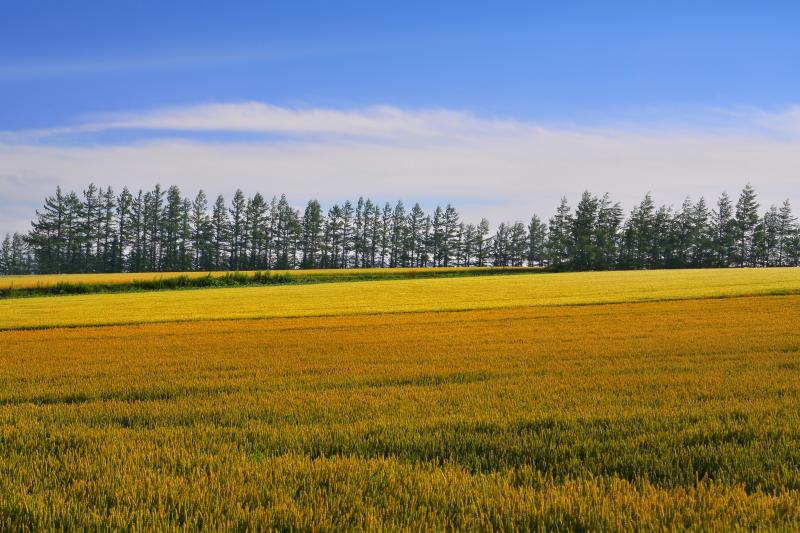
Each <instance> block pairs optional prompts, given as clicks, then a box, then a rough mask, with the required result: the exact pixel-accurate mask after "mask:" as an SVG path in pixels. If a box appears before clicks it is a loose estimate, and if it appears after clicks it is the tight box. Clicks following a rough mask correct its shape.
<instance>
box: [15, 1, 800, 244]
mask: <svg viewBox="0 0 800 533" xmlns="http://www.w3.org/2000/svg"><path fill="white" fill-rule="evenodd" d="M2 12H3V15H2V17H0V233H2V232H5V231H16V230H20V231H22V230H25V229H27V228H28V227H29V222H30V219H31V217H32V215H33V213H34V210H35V209H36V208H37V207H39V206H40V205H41V203H42V200H43V198H44V197H45V196H46V195H49V194H52V192H53V191H54V190H55V187H56V186H57V185H60V186H61V187H62V188H63V189H65V190H75V191H78V192H80V191H81V190H82V189H84V188H85V187H86V185H87V184H88V183H89V182H95V183H97V184H100V185H110V186H112V187H114V188H115V189H117V190H119V189H121V187H122V186H124V185H127V186H128V187H130V188H131V189H133V190H137V189H139V188H144V189H147V188H150V187H152V186H153V185H155V183H161V184H162V185H167V184H173V183H174V184H177V185H179V186H181V188H182V189H183V190H184V192H185V193H186V194H187V195H194V194H195V193H196V192H197V190H198V189H199V188H203V189H205V190H206V192H208V193H209V194H210V195H216V194H218V193H222V194H224V195H226V197H230V195H231V194H232V193H233V191H234V190H235V189H236V188H237V187H239V188H242V189H243V190H244V191H245V192H246V193H248V194H253V193H255V192H257V191H260V192H262V194H265V195H268V196H272V195H275V194H280V193H284V192H285V193H287V195H288V196H289V198H290V201H292V202H293V203H295V205H297V206H298V207H301V206H302V204H304V203H305V202H306V201H307V200H308V199H311V198H317V199H319V200H320V201H321V202H323V204H325V205H330V204H331V203H333V202H340V201H343V200H345V199H348V198H350V199H355V198H357V197H358V196H360V195H364V196H371V197H372V198H374V199H377V200H379V201H392V202H393V201H395V200H397V199H402V200H404V201H405V202H406V203H407V204H409V203H413V202H415V201H419V202H420V203H422V204H423V205H424V206H426V207H431V206H433V205H436V204H437V203H447V202H453V204H454V205H456V206H457V207H458V208H459V210H460V211H461V212H462V214H463V215H464V217H465V218H466V219H472V220H474V219H476V218H479V217H480V216H488V217H489V218H490V220H492V221H493V222H499V221H502V220H508V221H512V220H516V219H520V220H527V219H528V218H530V216H531V215H532V214H533V213H534V212H536V213H539V214H540V215H542V216H544V217H547V216H550V215H551V214H552V212H553V210H554V208H555V205H556V204H557V202H558V200H559V198H560V197H561V196H566V197H567V198H568V199H569V200H570V201H571V203H573V204H574V203H575V202H576V201H577V199H578V197H579V196H580V194H581V192H582V191H583V190H587V189H588V190H591V191H593V192H596V193H603V192H606V191H607V192H609V193H610V194H611V196H612V197H613V198H614V199H617V200H619V201H621V202H622V203H623V205H624V206H625V207H626V209H629V208H630V207H631V206H632V205H634V203H636V202H638V201H639V200H640V199H641V198H642V197H643V196H644V194H645V193H647V192H651V193H652V194H653V196H654V197H655V199H656V201H657V202H659V203H665V204H667V205H669V204H673V205H679V204H680V203H681V202H682V200H683V198H684V197H685V196H686V195H691V196H692V197H693V198H695V199H696V198H699V197H700V196H705V197H706V198H707V199H709V200H711V201H713V200H715V199H716V197H717V196H718V195H719V194H720V193H721V192H722V191H723V190H725V191H728V192H729V193H730V194H731V195H734V196H735V195H736V194H738V191H739V190H740V189H741V188H742V187H743V186H744V185H745V184H746V183H747V182H750V183H752V184H753V186H754V187H755V188H756V190H757V191H758V192H759V194H760V200H761V203H762V206H763V207H765V208H766V207H767V206H768V205H769V204H771V203H779V202H781V201H782V200H783V199H784V198H787V197H788V198H790V199H792V200H794V201H796V202H800V94H798V93H799V91H800V39H798V30H797V28H800V3H798V2H796V1H789V0H785V1H783V0H774V1H769V0H766V1H762V2H756V1H749V2H740V1H736V0H729V1H726V2H715V1H699V0H696V1H693V2H682V1H680V0H678V1H672V2H656V1H648V0H639V1H636V2H623V1H620V2H614V1H609V2H596V1H595V2H577V1H569V0H566V1H548V2H536V1H529V2H518V3H517V2H502V1H497V2H465V1H461V2H449V1H440V2H430V1H428V2H416V1H404V2H391V1H386V2H374V1H372V2H367V1H364V2H348V1H342V2H303V1H297V2H280V3H278V2H264V1H262V2H236V1H226V2H205V1H200V0H196V1H192V2H180V1H171V2H151V1H147V0H138V1H135V2H129V1H123V0H120V1H115V2H107V1H98V2H90V1H83V2H81V1H79V2H44V1H36V0H29V1H26V2H12V1H5V2H3V6H2Z"/></svg>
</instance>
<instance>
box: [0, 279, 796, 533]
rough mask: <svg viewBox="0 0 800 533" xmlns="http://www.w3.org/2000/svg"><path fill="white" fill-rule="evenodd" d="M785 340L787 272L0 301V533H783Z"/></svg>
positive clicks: (791, 456)
mask: <svg viewBox="0 0 800 533" xmlns="http://www.w3.org/2000/svg"><path fill="white" fill-rule="evenodd" d="M263 318H269V320H263ZM155 322H161V323H155ZM798 323H800V269H769V270H768V269H761V270H717V271H711V270H700V271H651V272H602V273H580V274H518V275H511V276H482V277H466V278H439V279H416V280H394V281H368V282H359V283H349V282H342V283H331V284H313V285H287V286H269V287H248V288H233V289H229V288H223V289H208V290H192V291H168V292H149V293H125V294H99V295H86V296H60V297H32V298H21V299H10V300H3V301H0V530H10V529H23V530H25V529H30V530H50V529H79V530H80V529H133V530H161V529H188V530H195V529H199V528H201V527H202V528H204V529H209V530H229V529H237V530H246V529H255V528H259V527H261V528H265V529H271V528H274V529H283V530H287V529H288V530H292V529H294V530H298V529H299V530H310V529H316V530H327V531H341V530H347V529H365V530H381V529H384V530H385V529H389V530H397V529H401V530H402V529H419V528H421V527H422V528H425V529H432V530H449V529H457V530H464V529H467V530H470V529H472V530H474V529H481V530H486V529H494V530H507V531H513V530H591V531H595V530H658V531H662V530H681V529H692V530H717V531H728V530H738V529H746V530H764V529H777V530H797V529H799V528H800V328H798V326H797V324H798ZM114 324H116V325H114ZM84 325H90V326H93V327H81V326H84ZM57 326H70V327H69V329H63V328H58V327H57ZM34 328H40V329H34Z"/></svg>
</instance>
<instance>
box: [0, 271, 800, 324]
mask: <svg viewBox="0 0 800 533" xmlns="http://www.w3.org/2000/svg"><path fill="white" fill-rule="evenodd" d="M796 293H800V269H797V268H782V269H777V268H776V269H753V270H750V269H723V270H709V269H706V270H674V271H673V270H661V271H636V272H586V273H568V274H515V275H509V276H505V275H495V276H487V277H480V276H479V277H466V278H445V279H418V280H416V279H415V280H390V281H369V282H359V283H347V282H343V283H330V284H314V285H302V286H293V285H290V286H267V287H243V288H234V289H199V290H192V291H165V292H147V293H124V294H98V295H80V296H63V297H57V298H21V299H8V300H2V301H0V329H9V328H12V329H13V328H36V327H53V326H82V325H109V324H133V323H146V322H169V321H187V320H189V321H191V320H223V319H245V318H276V317H293V316H310V317H311V316H338V315H351V314H372V313H397V312H422V311H461V310H471V309H499V308H509V307H528V306H549V305H587V304H599V303H626V302H639V301H648V300H675V299H686V298H701V297H702V298H705V297H735V296H755V295H768V294H796Z"/></svg>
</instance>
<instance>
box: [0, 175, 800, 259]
mask: <svg viewBox="0 0 800 533" xmlns="http://www.w3.org/2000/svg"><path fill="white" fill-rule="evenodd" d="M209 204H210V205H209ZM759 209H760V206H759V203H758V200H757V197H756V193H755V191H754V190H753V188H752V187H751V186H750V185H749V184H748V185H747V186H746V187H745V188H744V189H743V190H742V192H741V194H740V195H739V198H738V199H737V201H736V202H734V201H733V200H732V199H731V198H730V197H729V196H728V195H727V194H724V193H723V194H722V195H721V196H720V198H719V199H718V200H717V201H716V203H715V204H714V205H712V206H709V205H707V204H706V201H705V200H704V199H703V198H701V199H700V200H698V201H697V202H692V201H691V200H690V199H688V198H687V199H686V200H685V201H684V202H683V204H682V205H681V206H680V207H679V208H677V209H675V208H673V207H667V206H661V207H657V206H656V204H655V203H654V201H653V199H652V197H651V196H650V194H648V195H646V196H645V198H644V199H643V200H642V202H641V203H640V204H639V205H637V206H635V207H634V208H633V210H632V211H631V212H630V213H629V215H628V216H627V217H626V216H625V214H624V213H623V210H622V207H621V205H620V204H619V203H618V202H614V201H613V200H611V199H610V197H609V195H608V194H606V195H603V196H597V195H594V194H592V193H590V192H588V191H587V192H584V193H583V195H582V196H581V198H580V200H579V201H578V203H577V205H576V206H575V208H574V209H573V208H572V207H570V205H569V203H568V201H567V199H566V198H563V199H562V200H561V203H560V204H559V206H558V207H557V209H556V212H555V214H554V215H553V216H552V217H551V218H549V219H548V220H546V221H545V220H543V219H541V218H539V216H537V215H533V216H532V218H531V219H530V221H528V222H527V223H525V222H521V221H516V222H512V223H508V222H503V223H501V224H499V225H498V226H497V227H496V228H495V230H494V232H493V233H490V226H489V222H488V221H487V220H486V219H481V220H480V222H479V223H477V224H472V223H466V222H464V221H462V220H461V217H460V216H459V213H458V211H457V210H456V209H455V208H454V207H453V206H452V205H449V204H448V205H447V206H444V207H436V208H435V209H434V210H433V211H432V212H426V211H425V210H424V209H423V208H422V207H421V206H420V205H419V204H418V203H417V204H414V205H413V206H412V207H411V208H410V209H407V208H406V206H405V205H404V204H403V202H402V201H398V202H397V203H396V204H395V205H391V204H389V203H386V204H384V205H382V206H381V205H379V204H378V203H375V202H373V201H372V200H370V199H364V198H359V199H358V200H357V201H356V202H350V201H346V202H344V203H342V204H337V205H333V206H332V207H330V208H329V209H328V210H327V212H325V211H324V210H323V208H322V206H321V205H320V203H319V202H318V201H316V200H311V201H309V202H308V203H307V205H306V206H305V208H304V209H302V210H298V209H296V208H294V207H292V205H291V204H290V203H289V201H288V200H287V198H286V196H285V195H282V196H280V197H279V198H278V197H273V198H272V199H271V200H269V201H268V200H267V199H266V198H265V197H264V196H262V195H261V194H259V193H257V194H255V195H254V196H252V197H249V198H248V197H246V196H245V195H244V193H243V192H242V191H241V190H237V191H236V193H235V194H234V196H233V199H232V201H231V202H230V204H228V203H226V201H225V199H224V198H223V197H222V196H218V197H217V198H216V200H215V201H214V202H209V199H208V198H207V196H206V194H205V193H204V192H203V191H200V192H199V193H198V194H197V196H195V198H194V199H193V200H192V199H189V198H186V197H184V196H183V195H182V194H181V191H180V189H179V188H178V187H176V186H171V187H169V188H168V189H166V190H164V189H162V188H161V187H160V186H156V187H155V188H154V189H153V190H152V191H144V192H143V191H138V192H137V193H136V194H133V193H132V192H131V191H130V190H129V189H128V188H124V189H123V190H122V192H120V193H119V194H115V193H114V191H113V190H112V189H111V188H110V187H109V188H98V187H96V186H95V185H94V184H91V185H89V187H87V188H86V190H84V191H83V192H82V194H80V195H78V194H76V193H75V192H70V193H64V192H63V191H62V190H61V189H60V188H58V189H57V190H56V191H55V194H54V195H53V196H50V197H48V198H46V199H45V202H44V205H43V207H42V209H40V210H37V212H36V216H35V218H34V220H33V221H32V228H31V230H30V232H29V233H27V234H26V235H21V234H18V233H16V234H13V235H6V237H5V239H4V240H3V242H2V244H1V245H0V273H5V274H23V273H29V272H37V273H78V272H151V271H152V272H159V271H165V272H175V271H207V270H269V269H295V268H376V267H429V266H436V267H438V266H441V267H448V266H523V265H528V266H543V267H548V268H550V269H553V270H608V269H652V268H708V267H734V266H736V267H745V266H749V267H767V266H798V264H800V227H798V224H797V219H796V217H795V216H794V215H793V213H792V209H791V205H790V203H789V201H788V200H786V201H785V202H784V203H783V204H782V205H781V206H780V207H776V206H771V207H769V208H768V209H766V210H765V211H764V212H761V211H759Z"/></svg>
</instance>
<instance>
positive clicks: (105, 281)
mask: <svg viewBox="0 0 800 533" xmlns="http://www.w3.org/2000/svg"><path fill="white" fill-rule="evenodd" d="M533 270H539V269H537V268H529V267H503V268H495V267H458V268H455V267H440V268H349V269H308V270H264V271H243V272H235V273H234V272H230V271H216V272H135V273H123V274H117V273H115V274H42V275H33V276H0V290H2V289H12V288H14V289H30V288H35V287H54V286H57V285H124V284H130V283H135V282H143V281H157V280H169V279H175V278H179V277H186V278H189V279H199V278H205V277H208V276H211V277H213V278H223V277H225V276H230V275H232V274H239V275H242V276H252V275H254V274H256V273H258V274H262V275H266V276H270V277H273V278H279V277H291V278H292V279H297V280H309V281H315V280H320V279H323V280H333V279H342V280H347V279H359V278H370V279H373V278H397V277H408V278H414V277H417V276H422V277H426V276H427V277H436V276H443V277H446V276H448V275H452V276H466V275H470V274H489V273H493V272H502V271H506V272H510V271H521V272H524V271H533Z"/></svg>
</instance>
